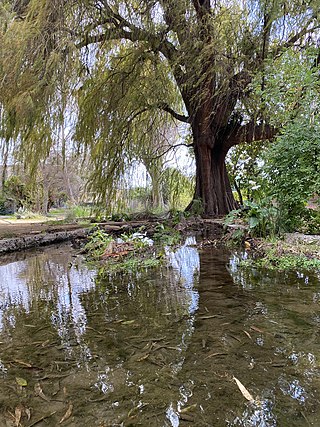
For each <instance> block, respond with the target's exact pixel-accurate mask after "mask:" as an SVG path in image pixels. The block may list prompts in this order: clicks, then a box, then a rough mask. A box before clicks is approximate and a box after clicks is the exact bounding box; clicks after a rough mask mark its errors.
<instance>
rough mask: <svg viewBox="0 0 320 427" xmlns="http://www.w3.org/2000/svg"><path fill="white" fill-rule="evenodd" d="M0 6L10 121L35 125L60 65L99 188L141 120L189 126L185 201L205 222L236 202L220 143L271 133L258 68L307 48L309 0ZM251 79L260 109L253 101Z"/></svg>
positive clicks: (313, 7)
mask: <svg viewBox="0 0 320 427" xmlns="http://www.w3.org/2000/svg"><path fill="white" fill-rule="evenodd" d="M4 5H5V6H4V7H3V10H4V11H5V14H11V16H12V18H11V20H9V21H8V20H7V21H6V22H8V25H7V26H6V27H5V28H4V29H3V30H2V37H1V38H2V40H1V41H2V46H4V48H3V52H4V53H3V54H2V60H1V63H2V65H1V73H2V79H1V82H2V88H4V87H5V88H6V89H5V90H4V94H2V96H1V98H2V99H0V101H2V103H3V104H4V105H6V106H7V108H8V106H9V111H10V114H9V117H11V119H12V117H14V122H15V123H14V125H15V126H16V122H17V118H18V116H19V108H20V110H21V105H20V104H19V102H18V101H16V102H14V100H20V101H21V100H22V101H23V102H24V104H25V105H26V107H27V110H28V111H29V110H30V111H31V110H32V111H31V112H30V117H31V121H29V122H28V121H27V123H26V122H25V121H22V124H23V126H24V127H28V126H29V129H30V123H31V124H32V125H34V124H35V123H36V122H38V123H40V124H42V125H43V123H42V116H41V114H42V113H41V111H42V110H43V108H46V105H47V104H48V103H50V99H51V98H52V96H54V90H55V84H56V79H57V76H58V75H59V67H60V64H61V61H64V62H65V63H68V64H69V66H68V67H65V69H66V70H68V73H70V75H73V76H74V75H75V74H76V75H77V76H79V85H78V87H77V99H78V103H79V114H78V127H77V139H78V140H79V142H82V143H84V144H85V146H88V147H89V148H90V150H91V154H92V159H93V171H94V174H93V178H94V179H95V181H96V182H97V183H98V184H99V185H98V187H99V188H97V189H98V190H99V191H100V193H101V194H102V195H104V194H105V193H106V189H107V188H110V185H112V179H110V177H111V178H112V177H113V176H115V175H116V174H117V173H119V165H122V167H123V166H124V162H123V159H124V157H130V156H132V155H133V154H132V153H133V150H132V145H133V144H135V143H139V142H138V141H137V139H134V138H133V136H134V135H135V132H136V130H139V132H140V133H141V139H143V140H145V141H146V138H147V136H148V132H150V123H152V124H153V126H156V127H159V126H160V125H161V123H162V122H163V121H164V120H169V118H171V119H173V120H176V121H181V122H183V123H185V124H186V125H188V126H189V127H190V129H191V132H192V137H193V142H192V147H193V150H194V154H195V160H196V186H195V193H194V198H195V199H199V200H201V202H202V203H203V209H204V213H205V214H206V215H220V214H225V213H226V212H228V211H230V210H231V209H233V208H234V207H235V206H236V202H235V200H234V197H233V194H232V190H231V186H230V183H229V179H228V176H227V171H226V167H225V158H226V155H227V153H228V151H229V150H230V148H231V147H233V146H235V145H237V144H240V143H242V142H247V143H249V142H252V141H254V140H260V139H267V138H271V137H272V136H273V133H274V129H273V128H271V127H270V125H269V120H268V119H269V116H270V114H272V111H268V105H267V104H266V102H265V101H264V94H263V92H264V87H265V83H266V81H267V79H268V74H267V71H266V70H267V67H266V64H267V63H270V61H272V60H274V59H276V58H279V56H281V55H283V53H284V52H286V51H288V50H297V49H304V48H305V47H306V46H308V45H314V46H316V35H317V31H318V29H319V24H318V16H319V1H318V0H305V1H301V0H278V1H275V0H248V1H245V2H244V1H243V2H239V1H236V0H229V1H226V0H216V1H210V0H152V1H150V0H140V1H132V0H79V1H77V2H74V1H68V0H23V1H22V0H21V1H15V2H10V1H8V2H7V3H6V2H4ZM11 5H13V6H11ZM17 37H18V38H17ZM10 40H11V43H12V41H13V40H14V45H15V47H16V49H15V50H14V51H12V47H11V51H10V54H11V56H13V57H14V59H13V60H10V61H11V62H12V61H14V64H11V65H10V61H9V64H8V61H7V62H6V58H7V56H8V50H10ZM17 40H18V41H17ZM6 52H7V53H6ZM8 67H9V68H8ZM257 78H258V79H260V80H259V81H260V98H259V100H258V103H257V99H256V97H255V98H253V99H254V100H255V101H254V102H253V101H252V98H251V94H252V82H253V80H254V79H255V80H256V79H257ZM41 93H42V95H41ZM9 100H10V102H9ZM35 117H37V120H34V118H35ZM27 118H29V114H28V117H27ZM32 120H34V121H32ZM18 124H19V120H18ZM20 124H21V123H20ZM31 127H32V126H31ZM28 137H29V134H28V132H25V134H24V138H25V139H28ZM29 140H30V138H29ZM120 169H121V168H120Z"/></svg>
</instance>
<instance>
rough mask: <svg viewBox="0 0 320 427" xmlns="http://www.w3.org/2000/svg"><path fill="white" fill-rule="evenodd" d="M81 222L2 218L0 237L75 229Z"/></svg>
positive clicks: (0, 219)
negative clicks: (69, 222)
mask: <svg viewBox="0 0 320 427" xmlns="http://www.w3.org/2000/svg"><path fill="white" fill-rule="evenodd" d="M81 227H83V225H80V224H52V223H50V221H47V222H43V220H37V219H14V220H12V219H2V218H0V239H9V238H11V237H21V236H23V235H26V234H40V233H44V232H53V231H64V230H75V229H77V228H81Z"/></svg>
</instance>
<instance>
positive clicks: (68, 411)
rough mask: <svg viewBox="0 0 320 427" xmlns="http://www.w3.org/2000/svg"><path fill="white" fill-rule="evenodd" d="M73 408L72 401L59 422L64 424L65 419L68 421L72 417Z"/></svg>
mask: <svg viewBox="0 0 320 427" xmlns="http://www.w3.org/2000/svg"><path fill="white" fill-rule="evenodd" d="M72 409H73V405H72V403H70V404H69V408H68V409H67V412H66V413H65V414H64V416H63V417H62V418H61V420H60V421H59V424H62V423H63V422H64V421H67V420H68V419H69V418H70V417H71V414H72Z"/></svg>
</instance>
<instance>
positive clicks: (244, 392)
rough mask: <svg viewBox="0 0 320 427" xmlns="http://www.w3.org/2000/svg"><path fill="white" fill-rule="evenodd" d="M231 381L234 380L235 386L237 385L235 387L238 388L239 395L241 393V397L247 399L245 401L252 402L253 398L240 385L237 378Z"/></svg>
mask: <svg viewBox="0 0 320 427" xmlns="http://www.w3.org/2000/svg"><path fill="white" fill-rule="evenodd" d="M232 379H233V380H235V382H236V384H237V386H238V388H239V390H240V391H241V393H242V396H243V397H244V398H245V399H247V400H249V402H254V398H253V396H252V395H251V394H250V392H249V391H248V390H247V389H246V388H245V386H244V385H243V384H242V382H241V381H239V380H238V378H236V377H233V378H232Z"/></svg>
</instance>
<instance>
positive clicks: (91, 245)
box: [84, 228, 113, 260]
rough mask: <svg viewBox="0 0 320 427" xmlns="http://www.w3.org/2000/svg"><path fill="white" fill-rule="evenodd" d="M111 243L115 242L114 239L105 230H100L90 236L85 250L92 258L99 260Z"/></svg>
mask: <svg viewBox="0 0 320 427" xmlns="http://www.w3.org/2000/svg"><path fill="white" fill-rule="evenodd" d="M111 242H113V238H112V237H111V236H110V235H109V234H108V233H106V232H105V231H104V230H101V229H100V228H98V229H97V230H95V231H94V232H93V233H92V234H91V235H90V237H89V240H88V242H87V244H86V245H85V247H84V250H85V252H87V253H88V254H89V256H90V258H92V259H96V260H98V259H100V258H101V256H102V255H103V253H104V252H105V250H106V248H107V247H108V246H109V245H110V243H111Z"/></svg>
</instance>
